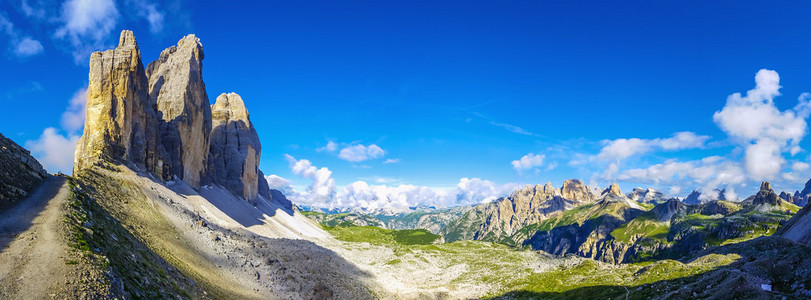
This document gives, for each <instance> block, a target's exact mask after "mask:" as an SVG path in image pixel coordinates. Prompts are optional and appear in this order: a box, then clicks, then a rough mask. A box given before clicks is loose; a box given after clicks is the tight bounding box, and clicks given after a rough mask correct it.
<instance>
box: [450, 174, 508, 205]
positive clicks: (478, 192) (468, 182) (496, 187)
mask: <svg viewBox="0 0 811 300" xmlns="http://www.w3.org/2000/svg"><path fill="white" fill-rule="evenodd" d="M518 187H519V185H518V184H515V183H508V184H496V183H494V182H492V181H489V180H484V179H481V178H470V179H468V178H462V179H460V180H459V183H458V184H457V185H456V203H455V204H457V205H470V204H479V203H485V202H490V201H493V200H496V199H498V198H499V197H503V196H506V195H507V194H509V193H510V192H512V191H514V190H515V189H516V188H518Z"/></svg>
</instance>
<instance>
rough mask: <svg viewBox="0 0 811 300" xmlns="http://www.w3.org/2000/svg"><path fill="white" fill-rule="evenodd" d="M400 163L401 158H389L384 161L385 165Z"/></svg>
mask: <svg viewBox="0 0 811 300" xmlns="http://www.w3.org/2000/svg"><path fill="white" fill-rule="evenodd" d="M399 162H400V159H399V158H389V159H386V160H384V161H383V163H384V164H396V163H399Z"/></svg>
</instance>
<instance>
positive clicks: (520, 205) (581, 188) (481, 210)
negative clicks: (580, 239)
mask: <svg viewBox="0 0 811 300" xmlns="http://www.w3.org/2000/svg"><path fill="white" fill-rule="evenodd" d="M593 199H594V196H593V195H592V194H591V192H590V190H589V188H588V187H587V186H586V185H585V184H583V182H582V181H580V180H577V179H569V180H566V181H565V182H564V183H563V186H562V187H561V189H556V188H554V187H552V184H551V183H546V185H544V186H541V185H535V186H526V187H525V188H523V189H519V190H516V191H515V192H513V193H512V194H511V195H510V196H508V197H505V198H501V199H499V200H496V201H495V202H492V203H486V204H481V205H478V206H476V207H474V209H471V210H469V211H467V212H466V213H465V214H463V215H462V216H461V217H460V218H459V219H457V220H454V221H453V222H451V223H450V224H448V226H446V227H445V228H444V229H443V230H442V234H443V236H444V237H445V240H446V241H448V242H450V241H455V240H461V239H474V240H485V241H493V242H505V243H508V244H520V243H521V241H523V240H524V239H526V238H528V237H529V236H528V234H531V233H529V232H526V231H521V229H523V228H525V227H527V226H529V225H532V224H537V223H538V222H541V221H543V220H546V219H548V218H549V217H550V216H553V215H556V214H559V213H560V212H563V211H566V210H570V209H572V208H575V207H577V206H579V205H582V204H585V203H590V202H592V201H593Z"/></svg>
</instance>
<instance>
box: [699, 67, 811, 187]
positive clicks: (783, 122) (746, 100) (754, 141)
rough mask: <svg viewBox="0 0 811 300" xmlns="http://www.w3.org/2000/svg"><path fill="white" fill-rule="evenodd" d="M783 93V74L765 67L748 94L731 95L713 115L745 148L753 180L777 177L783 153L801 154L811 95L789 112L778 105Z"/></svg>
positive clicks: (745, 157) (804, 96) (716, 121)
mask: <svg viewBox="0 0 811 300" xmlns="http://www.w3.org/2000/svg"><path fill="white" fill-rule="evenodd" d="M779 95H780V76H779V75H778V74H777V72H775V71H772V70H766V69H762V70H760V71H758V72H757V74H756V75H755V88H754V89H751V90H749V91H747V92H746V96H743V95H741V93H735V94H732V95H730V96H729V97H727V102H726V105H725V106H724V107H723V109H722V110H720V111H717V112H715V114H713V120H714V121H715V123H716V124H717V125H718V127H719V128H721V130H723V131H724V132H725V133H727V135H729V137H730V139H731V140H733V141H734V142H736V143H738V144H739V145H740V146H742V147H744V148H745V154H744V168H745V170H746V172H747V174H748V175H749V177H750V178H751V179H753V180H763V179H772V178H775V176H776V175H777V174H778V173H779V172H780V170H781V168H782V166H783V163H784V162H785V159H784V158H783V156H782V153H784V152H788V153H791V154H792V155H793V154H796V153H798V152H799V151H800V150H801V149H800V147H799V143H800V141H802V139H803V137H804V136H805V134H806V127H807V124H806V121H805V119H806V118H808V116H809V113H811V104H809V103H808V102H809V101H808V100H809V95H808V94H803V95H801V96H800V98H799V101H798V104H797V105H796V106H795V107H794V108H793V109H789V110H785V111H780V110H779V109H778V108H777V107H776V106H775V105H774V97H776V96H779Z"/></svg>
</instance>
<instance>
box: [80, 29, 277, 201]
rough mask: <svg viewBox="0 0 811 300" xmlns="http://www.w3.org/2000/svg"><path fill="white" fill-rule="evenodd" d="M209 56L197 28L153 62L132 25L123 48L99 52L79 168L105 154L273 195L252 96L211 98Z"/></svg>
mask: <svg viewBox="0 0 811 300" xmlns="http://www.w3.org/2000/svg"><path fill="white" fill-rule="evenodd" d="M202 60H203V46H202V44H201V43H200V39H199V38H197V36H195V35H193V34H190V35H187V36H185V37H183V38H181V39H180V40H179V41H178V43H177V45H176V46H172V47H169V48H167V49H165V50H163V51H162V52H161V54H160V57H159V58H158V59H157V60H156V61H154V62H152V63H150V64H149V65H148V66H147V67H146V68H144V66H143V63H142V62H141V53H140V51H139V49H138V45H137V42H136V41H135V35H134V34H133V33H132V31H129V30H124V31H122V32H121V37H120V39H119V46H118V48H115V49H110V50H107V51H104V52H96V53H93V55H91V58H90V76H89V85H88V91H87V97H88V101H87V105H88V108H92V109H88V110H87V111H88V112H87V118H86V120H85V127H84V133H83V135H82V137H81V139H80V140H79V144H78V145H77V148H76V155H75V159H76V164H75V169H76V170H80V169H83V168H87V167H90V166H93V165H94V164H95V162H97V161H100V160H108V161H111V162H113V163H128V164H135V165H136V166H144V167H146V170H147V171H149V172H150V173H152V174H153V175H155V176H156V177H157V178H159V179H163V180H168V179H171V178H174V177H175V176H177V177H178V178H180V179H182V180H183V181H184V182H186V183H187V184H189V185H190V186H192V187H194V188H198V187H200V186H201V185H203V184H207V183H215V184H219V185H222V186H223V187H225V188H226V189H228V190H230V191H231V192H232V193H234V194H236V195H239V196H242V197H244V198H245V199H248V200H253V199H256V198H257V196H258V195H263V196H264V197H265V198H266V199H271V197H272V195H271V194H270V190H269V188H268V185H267V182H266V181H265V178H264V176H263V175H262V172H261V171H259V156H260V152H261V145H260V143H259V137H258V135H257V134H256V130H255V129H254V127H253V125H252V124H251V121H250V118H249V115H248V110H247V109H246V107H245V102H244V101H243V100H242V97H240V96H239V95H238V94H236V93H230V94H222V95H220V97H218V98H217V102H216V103H215V105H213V106H212V105H210V104H209V99H208V94H207V92H206V89H205V83H204V82H203V75H202ZM212 109H214V110H215V111H216V115H214V116H212ZM212 137H213V138H212ZM212 152H213V153H212ZM277 198H278V197H277Z"/></svg>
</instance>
